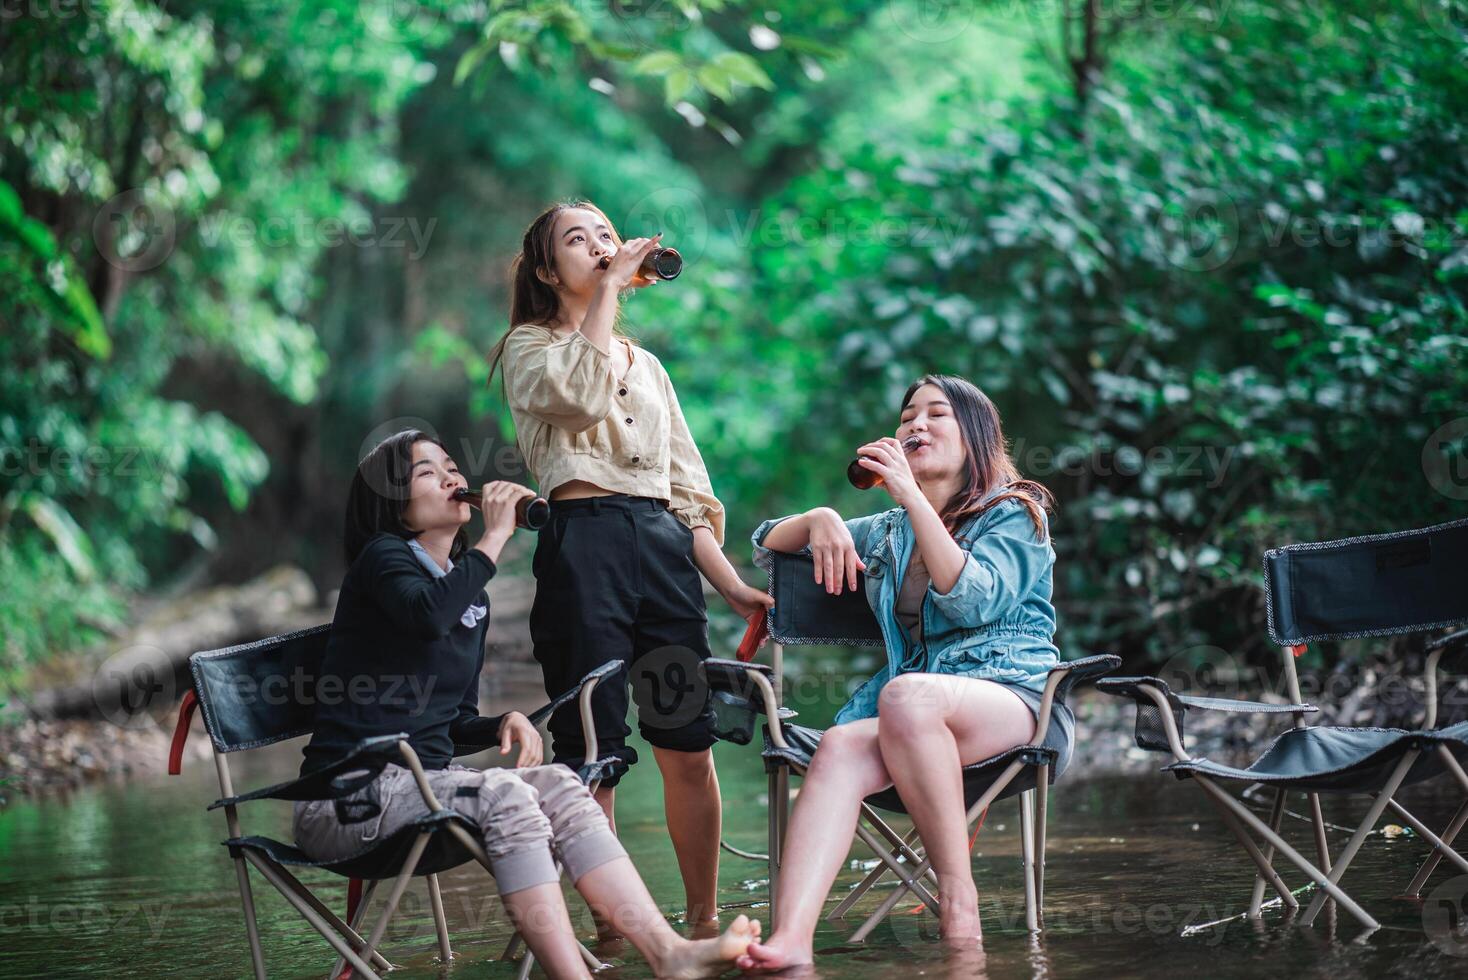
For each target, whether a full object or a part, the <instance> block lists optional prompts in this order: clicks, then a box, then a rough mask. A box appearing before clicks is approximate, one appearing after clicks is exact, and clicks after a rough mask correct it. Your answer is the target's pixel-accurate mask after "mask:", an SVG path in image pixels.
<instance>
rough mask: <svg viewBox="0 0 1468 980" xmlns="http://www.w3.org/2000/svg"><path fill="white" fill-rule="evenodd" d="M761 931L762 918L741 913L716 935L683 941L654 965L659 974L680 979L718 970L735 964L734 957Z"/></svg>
mask: <svg viewBox="0 0 1468 980" xmlns="http://www.w3.org/2000/svg"><path fill="white" fill-rule="evenodd" d="M759 933H760V924H759V920H758V919H751V918H750V917H749V916H747V915H741V916H740V917H739V918H737V919H735V920H734V923H733V924H732V925H731V926H729V928H727V929H725V930H724V933H723V935H721V936H719V937H717V938H715V939H687V940H682V941H680V942H679V943H677V944H676V945H674V946H673V948H672V949H671V950H669V951H668V953H667V955H665V956H663V957H662V958H661V961H660V962H658V963H655V964H653V967H654V969H655V970H656V971H657V975H658V976H660V977H671V978H679V980H691V978H694V977H706V976H709V975H710V974H717V973H719V972H721V971H723V970H725V969H727V968H728V967H730V966H732V965H734V961H735V960H737V959H739V958H740V957H741V956H743V955H744V952H745V950H747V949H749V948H750V944H751V943H753V942H754V941H755V940H756V939H758V938H759Z"/></svg>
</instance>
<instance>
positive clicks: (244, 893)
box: [234, 857, 265, 980]
mask: <svg viewBox="0 0 1468 980" xmlns="http://www.w3.org/2000/svg"><path fill="white" fill-rule="evenodd" d="M234 873H235V879H236V880H237V881H238V882H239V886H240V903H241V904H242V905H244V907H245V935H246V936H247V937H248V938H249V940H250V963H251V964H252V965H253V966H254V968H255V980H265V953H264V951H263V950H261V948H260V926H259V925H258V924H257V923H256V922H255V896H254V895H253V894H252V893H251V891H250V871H249V869H248V868H246V867H245V859H244V858H243V857H236V858H235V859H234Z"/></svg>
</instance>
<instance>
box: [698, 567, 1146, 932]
mask: <svg viewBox="0 0 1468 980" xmlns="http://www.w3.org/2000/svg"><path fill="white" fill-rule="evenodd" d="M772 554H773V564H772V566H771V574H770V586H769V590H770V595H771V596H773V597H774V598H775V606H774V608H773V609H772V610H771V611H770V613H769V615H768V617H767V619H766V621H765V622H764V624H763V625H764V626H765V627H766V628H767V629H768V631H769V636H770V638H771V640H772V641H773V642H772V648H773V652H772V657H773V666H765V665H763V664H754V663H747V662H743V661H741V660H724V659H710V660H708V661H706V662H705V663H704V665H703V667H702V668H701V669H702V671H703V674H704V677H705V678H706V679H707V681H708V685H709V690H710V698H711V700H712V702H713V706H714V712H715V716H716V717H717V718H718V731H719V735H720V737H721V738H724V739H725V740H727V741H732V742H736V743H738V744H741V745H747V744H749V742H750V741H751V740H752V738H753V733H754V724H755V719H756V718H757V717H759V716H761V715H762V716H764V718H765V724H764V746H763V751H762V755H763V757H764V760H765V771H766V772H767V773H768V775H769V871H770V912H771V915H772V916H773V915H774V911H775V907H776V904H777V902H778V901H779V893H778V879H779V872H780V867H781V861H782V856H783V851H784V842H785V833H786V828H787V824H788V821H789V810H790V775H791V774H792V773H793V774H795V775H797V776H799V775H804V773H805V772H806V770H807V768H808V767H809V766H810V761H811V757H812V755H814V753H815V751H816V748H817V747H818V746H819V744H820V740H821V735H822V734H823V733H822V732H821V731H819V730H816V729H812V728H806V727H803V726H800V725H795V724H793V723H792V722H791V719H792V718H793V717H794V713H793V712H791V711H790V710H789V709H786V708H784V707H783V706H782V704H781V696H782V686H783V673H784V647H785V646H786V645H794V644H840V645H854V646H880V645H882V642H883V641H882V639H881V631H880V628H879V627H878V626H877V623H876V620H875V619H874V618H873V616H872V613H871V608H870V607H869V606H868V605H867V601H866V598H865V595H864V591H863V590H864V588H865V578H864V576H862V575H861V574H860V573H858V582H857V589H856V590H855V591H851V592H843V593H842V594H841V595H840V596H832V595H829V594H827V593H826V591H825V589H824V588H823V587H822V586H819V585H816V584H815V583H814V577H813V573H812V565H811V559H810V556H809V555H808V554H784V553H781V552H773V553H772ZM749 640H750V638H749V637H746V643H745V644H744V645H743V648H744V650H746V651H752V649H753V645H752V644H751V643H750V642H749ZM1120 664H1121V659H1120V658H1119V657H1114V656H1110V655H1103V656H1095V657H1086V658H1084V659H1080V660H1072V661H1068V662H1064V663H1061V664H1060V665H1059V666H1057V667H1056V668H1054V669H1053V670H1051V671H1050V674H1049V676H1048V678H1047V680H1046V684H1045V692H1044V696H1043V700H1042V702H1041V706H1040V712H1039V719H1038V720H1039V724H1038V726H1037V727H1036V734H1035V739H1034V741H1033V742H1032V743H1030V744H1026V745H1016V746H1014V747H1012V748H1010V749H1008V750H1006V751H1004V752H1001V753H999V754H997V755H995V756H993V757H991V758H988V759H984V760H981V761H979V762H976V763H973V764H972V765H969V766H965V767H964V770H963V781H964V802H965V805H966V806H967V821H968V823H969V825H970V826H972V825H973V823H974V821H976V820H979V819H981V818H982V816H983V814H984V813H985V811H986V810H987V809H988V808H989V806H990V805H992V804H993V803H995V802H997V801H998V800H1001V799H1006V798H1008V797H1012V796H1019V797H1020V847H1021V852H1022V864H1023V871H1024V887H1025V922H1026V925H1027V926H1028V928H1029V929H1030V930H1031V931H1039V930H1040V929H1042V928H1043V922H1044V916H1043V914H1042V906H1043V900H1044V876H1045V815H1046V808H1047V805H1048V794H1049V790H1050V786H1051V784H1052V783H1053V782H1054V778H1055V772H1054V763H1055V761H1056V753H1055V750H1054V749H1050V748H1047V747H1045V746H1042V745H1041V744H1040V742H1041V740H1042V739H1043V738H1044V734H1045V732H1046V730H1047V727H1048V725H1049V719H1050V714H1051V711H1052V710H1053V706H1054V705H1055V704H1064V703H1065V700H1066V697H1067V696H1068V695H1069V693H1070V691H1071V690H1072V689H1073V688H1074V687H1075V685H1077V684H1079V683H1082V682H1084V681H1087V680H1092V679H1094V678H1096V677H1099V676H1101V675H1102V674H1105V673H1108V672H1109V671H1112V670H1115V669H1116V668H1117V667H1118V666H1120ZM879 810H880V811H885V812H887V813H906V812H907V810H906V808H905V807H904V806H903V804H902V800H901V798H900V797H899V796H898V795H897V791H896V790H895V789H892V788H889V789H886V790H884V791H882V792H880V793H876V794H873V795H872V796H870V797H868V798H867V799H866V800H865V801H863V803H862V805H861V816H860V819H859V820H858V821H857V826H856V836H857V838H858V839H860V840H861V841H862V843H864V844H865V845H866V846H867V847H869V848H870V849H871V850H872V852H873V853H874V854H875V855H876V856H877V858H878V860H879V861H880V863H879V864H878V865H877V866H876V868H874V869H873V870H872V871H871V872H870V873H869V874H868V875H867V876H866V878H865V879H863V880H862V881H861V882H860V883H859V884H858V885H857V886H856V887H855V888H854V889H853V890H852V892H851V893H850V894H849V895H847V896H846V897H845V898H844V899H843V900H842V901H841V902H840V903H838V904H837V905H836V906H835V908H833V909H832V910H831V912H830V913H828V915H827V918H828V919H836V918H840V917H843V916H844V915H845V914H846V913H847V912H848V911H850V909H851V908H852V907H853V906H854V905H855V904H856V903H857V901H859V900H860V899H861V897H862V896H863V895H865V894H866V893H867V892H868V891H869V890H870V889H871V888H872V887H873V886H874V885H876V884H877V883H878V882H879V881H881V879H882V878H883V877H885V876H886V875H887V874H888V873H890V874H893V875H895V876H896V877H897V879H898V886H897V888H896V889H894V890H893V891H892V892H891V894H889V895H888V896H887V897H886V898H885V899H884V900H883V901H882V903H881V904H880V905H879V906H878V907H877V908H876V910H875V911H873V912H872V913H871V914H870V915H869V916H868V917H867V919H866V921H865V922H863V923H862V925H861V926H860V927H859V928H858V929H857V930H856V932H855V933H853V934H852V937H851V939H852V941H853V942H862V941H863V940H865V939H866V937H867V936H868V935H870V934H871V932H872V930H873V929H875V928H876V927H877V926H878V925H879V924H880V923H881V922H882V920H883V919H884V918H886V917H887V915H888V914H889V913H891V911H892V909H893V908H894V907H896V905H897V903H898V902H899V901H900V900H901V899H902V897H903V896H904V895H905V894H907V893H908V892H911V893H912V894H914V895H916V896H917V897H918V898H919V899H920V900H921V901H922V902H923V903H924V904H925V905H926V906H927V907H928V908H929V909H930V910H931V911H933V912H934V913H935V914H936V913H937V911H938V900H937V898H935V897H934V895H933V893H932V891H931V890H930V889H929V888H928V887H927V884H926V883H925V882H931V883H934V884H936V881H937V878H936V875H935V874H934V873H933V872H932V870H931V868H930V867H929V861H928V860H927V858H926V857H925V856H924V851H923V847H922V844H921V842H920V841H919V840H918V837H917V832H916V831H913V832H911V833H909V834H907V835H906V836H905V837H904V836H903V835H901V834H899V833H898V832H897V831H896V830H894V829H893V828H892V827H891V826H890V825H889V824H888V823H887V822H886V821H885V820H883V819H882V817H881V816H880V814H879V813H878V812H877V811H879ZM863 820H864V821H865V822H866V826H863V824H862V821H863Z"/></svg>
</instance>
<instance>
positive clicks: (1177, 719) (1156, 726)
mask: <svg viewBox="0 0 1468 980" xmlns="http://www.w3.org/2000/svg"><path fill="white" fill-rule="evenodd" d="M1096 690H1098V691H1100V692H1101V693H1103V694H1110V695H1111V696H1112V697H1117V698H1125V699H1127V700H1130V701H1132V702H1133V703H1134V704H1135V705H1136V707H1137V726H1136V732H1135V735H1134V738H1135V740H1136V743H1137V747H1138V748H1140V749H1146V750H1147V751H1149V752H1171V753H1172V754H1173V755H1174V756H1176V757H1177V760H1178V761H1179V762H1187V761H1188V759H1189V756H1188V753H1187V749H1186V748H1184V747H1183V712H1185V711H1186V710H1187V708H1186V707H1185V706H1184V705H1183V703H1182V702H1181V701H1179V700H1178V697H1177V695H1176V694H1173V693H1172V692H1171V691H1169V690H1168V689H1167V684H1165V683H1164V682H1163V681H1161V680H1159V679H1158V678H1156V677H1106V678H1102V679H1101V680H1099V681H1097V682H1096Z"/></svg>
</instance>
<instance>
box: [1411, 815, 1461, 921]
mask: <svg viewBox="0 0 1468 980" xmlns="http://www.w3.org/2000/svg"><path fill="white" fill-rule="evenodd" d="M1465 823H1468V801H1465V802H1464V803H1463V805H1462V806H1460V807H1458V812H1457V813H1455V814H1453V819H1452V820H1451V821H1450V822H1449V823H1448V825H1447V827H1446V828H1445V829H1444V830H1443V835H1442V841H1443V843H1444V844H1445V845H1451V844H1452V843H1453V840H1454V839H1455V838H1456V837H1457V836H1458V832H1459V831H1460V830H1462V829H1463V825H1464V824H1465ZM1441 860H1442V852H1441V851H1438V850H1434V851H1433V852H1432V853H1431V854H1429V855H1427V860H1426V861H1423V862H1422V867H1420V868H1418V869H1417V874H1416V876H1415V877H1414V878H1413V879H1412V883H1411V884H1410V885H1408V886H1407V894H1408V895H1410V896H1412V897H1413V898H1416V897H1417V896H1419V895H1421V894H1422V888H1423V886H1424V885H1426V884H1427V879H1428V878H1430V877H1432V872H1433V871H1434V870H1435V869H1436V868H1437V863H1438V862H1439V861H1441Z"/></svg>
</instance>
